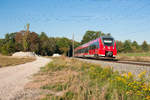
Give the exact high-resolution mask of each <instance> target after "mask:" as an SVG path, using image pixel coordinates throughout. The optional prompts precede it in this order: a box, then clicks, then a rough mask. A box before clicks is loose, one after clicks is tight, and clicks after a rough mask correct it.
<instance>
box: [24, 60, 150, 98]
mask: <svg viewBox="0 0 150 100" xmlns="http://www.w3.org/2000/svg"><path fill="white" fill-rule="evenodd" d="M145 73H146V72H143V73H141V74H140V75H139V78H138V80H134V79H135V78H134V75H132V73H122V75H120V74H119V73H118V72H113V69H111V68H110V67H109V66H108V67H107V66H106V68H102V67H101V65H97V64H90V63H86V62H81V61H78V60H76V59H69V58H66V57H61V58H54V59H53V62H51V63H49V64H48V65H47V66H46V67H43V68H41V71H40V72H39V73H38V74H37V75H35V76H34V81H33V82H31V83H29V84H28V85H27V86H26V88H29V89H41V92H40V94H39V95H40V96H39V95H38V96H39V98H40V99H41V100H149V99H150V86H149V82H147V81H146V79H145ZM44 91H45V92H44Z"/></svg>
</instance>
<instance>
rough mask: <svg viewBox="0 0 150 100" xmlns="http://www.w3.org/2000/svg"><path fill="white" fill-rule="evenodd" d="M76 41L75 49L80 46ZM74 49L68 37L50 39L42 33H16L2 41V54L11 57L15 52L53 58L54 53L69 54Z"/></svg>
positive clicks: (0, 46)
mask: <svg viewBox="0 0 150 100" xmlns="http://www.w3.org/2000/svg"><path fill="white" fill-rule="evenodd" d="M79 44H80V43H79V42H76V41H75V47H77V46H79ZM71 47H72V40H70V39H68V38H66V37H62V38H59V37H56V38H54V37H48V36H47V35H46V33H44V32H41V34H37V33H35V32H26V31H20V32H14V33H9V34H6V35H5V38H4V39H0V53H1V54H5V55H11V54H13V53H14V52H19V51H25V52H27V51H30V52H35V53H36V54H38V55H42V56H51V55H52V54H54V53H59V54H65V55H66V54H68V51H69V50H70V49H71Z"/></svg>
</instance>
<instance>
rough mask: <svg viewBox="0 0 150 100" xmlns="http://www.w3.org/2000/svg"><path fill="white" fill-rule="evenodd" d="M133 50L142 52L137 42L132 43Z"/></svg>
mask: <svg viewBox="0 0 150 100" xmlns="http://www.w3.org/2000/svg"><path fill="white" fill-rule="evenodd" d="M132 50H133V51H134V52H137V51H140V46H139V45H138V43H137V42H136V41H133V43H132Z"/></svg>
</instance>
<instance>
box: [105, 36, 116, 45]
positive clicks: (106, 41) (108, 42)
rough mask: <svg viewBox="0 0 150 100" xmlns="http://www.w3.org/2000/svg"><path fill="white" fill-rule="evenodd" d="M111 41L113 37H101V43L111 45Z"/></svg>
mask: <svg viewBox="0 0 150 100" xmlns="http://www.w3.org/2000/svg"><path fill="white" fill-rule="evenodd" d="M113 42H114V40H113V38H103V43H104V45H106V46H112V45H113Z"/></svg>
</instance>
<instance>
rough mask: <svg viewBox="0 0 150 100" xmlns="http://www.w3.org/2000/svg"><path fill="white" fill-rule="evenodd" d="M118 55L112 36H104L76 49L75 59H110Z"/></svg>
mask: <svg viewBox="0 0 150 100" xmlns="http://www.w3.org/2000/svg"><path fill="white" fill-rule="evenodd" d="M116 55H117V49H116V42H115V40H114V38H113V37H111V36H102V37H99V38H97V39H95V40H92V41H90V42H88V43H86V44H83V45H81V46H79V47H77V48H76V49H75V53H74V56H75V57H95V58H99V57H103V58H105V57H109V58H115V57H116Z"/></svg>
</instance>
